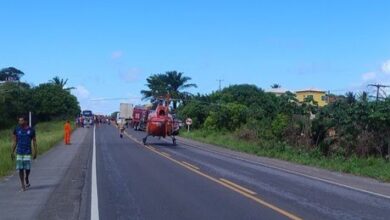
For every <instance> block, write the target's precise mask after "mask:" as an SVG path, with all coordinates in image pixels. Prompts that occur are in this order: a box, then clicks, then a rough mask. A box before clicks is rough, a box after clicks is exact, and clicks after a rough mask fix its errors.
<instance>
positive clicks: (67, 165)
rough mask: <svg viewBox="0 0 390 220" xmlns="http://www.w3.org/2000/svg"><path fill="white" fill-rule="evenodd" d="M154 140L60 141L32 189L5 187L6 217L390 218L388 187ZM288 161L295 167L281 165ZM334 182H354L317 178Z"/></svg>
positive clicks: (0, 190)
mask: <svg viewBox="0 0 390 220" xmlns="http://www.w3.org/2000/svg"><path fill="white" fill-rule="evenodd" d="M144 136H145V133H144V132H140V131H133V130H132V129H127V130H126V133H125V135H124V137H123V138H120V137H119V132H118V129H117V128H116V127H114V126H112V125H99V126H97V127H96V128H95V129H94V128H89V129H86V128H84V129H78V130H76V132H75V134H74V138H77V139H78V140H77V141H76V140H74V141H73V145H72V146H70V147H69V146H63V145H61V144H60V145H59V146H57V147H55V148H54V149H53V150H51V151H50V152H48V153H47V155H43V156H42V157H41V158H38V160H37V161H35V162H34V163H33V173H32V175H31V182H32V187H31V189H30V190H28V191H26V192H23V193H15V192H16V191H17V190H18V178H17V175H13V176H11V177H8V178H6V180H3V181H0V210H1V213H2V214H1V215H0V219H104V220H105V219H169V220H174V219H197V220H198V219H213V220H214V219H223V220H225V219H240V220H241V219H389V216H390V196H389V193H388V191H389V186H390V185H389V184H386V183H379V182H376V181H374V180H370V179H365V178H361V177H351V176H346V175H344V174H332V173H329V172H327V171H321V170H318V169H315V168H305V169H308V170H309V171H310V170H311V171H312V173H313V174H312V175H307V171H305V172H306V175H301V174H300V172H304V170H301V171H300V170H299V169H296V168H295V167H294V166H295V165H293V164H290V165H288V164H289V163H284V162H278V161H276V162H273V163H276V164H273V165H272V166H271V165H270V163H271V162H266V163H267V165H265V164H263V163H259V161H258V160H257V158H256V157H253V156H245V155H243V154H240V153H234V152H233V153H231V152H230V153H227V152H226V151H225V150H222V149H220V148H218V147H213V146H209V145H205V144H201V143H198V142H193V141H188V140H185V139H182V138H179V139H178V141H177V145H176V146H173V145H172V142H171V139H170V138H166V139H158V138H153V137H149V139H148V141H147V144H146V145H143V144H142V138H143V137H144ZM56 161H57V162H56ZM57 163H58V164H57ZM278 164H279V165H280V166H282V164H287V165H288V166H289V167H288V166H287V167H286V168H284V169H279V168H275V167H276V166H279V165H278ZM34 168H35V170H34ZM290 168H291V169H293V168H294V170H295V171H294V172H290V171H289V169H290ZM322 172H323V173H322ZM326 175H333V177H332V178H334V181H337V180H340V181H341V180H342V181H344V183H345V184H347V185H343V184H335V183H333V181H332V182H331V181H324V180H323V179H322V178H317V177H318V176H322V177H324V178H325V177H326ZM332 180H333V179H332ZM348 181H349V182H348ZM349 183H351V187H349V185H348V184H349ZM352 183H353V184H352ZM359 184H360V185H361V190H360V188H359ZM352 186H353V187H352ZM14 191H15V192H14ZM29 203H31V204H35V205H32V206H27V204H29ZM15 206H21V208H19V209H17V208H16V209H15Z"/></svg>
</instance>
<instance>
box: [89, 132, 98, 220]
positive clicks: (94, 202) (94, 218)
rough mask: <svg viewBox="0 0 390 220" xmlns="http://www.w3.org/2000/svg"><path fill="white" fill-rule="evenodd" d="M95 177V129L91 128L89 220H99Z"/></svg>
mask: <svg viewBox="0 0 390 220" xmlns="http://www.w3.org/2000/svg"><path fill="white" fill-rule="evenodd" d="M96 177H97V176H96V127H95V126H93V149H92V180H91V184H92V186H91V220H99V202H98V192H97V181H96V179H97V178H96Z"/></svg>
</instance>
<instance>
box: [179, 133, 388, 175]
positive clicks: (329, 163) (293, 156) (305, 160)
mask: <svg viewBox="0 0 390 220" xmlns="http://www.w3.org/2000/svg"><path fill="white" fill-rule="evenodd" d="M180 136H182V137H185V138H189V139H193V140H197V141H200V142H204V143H208V144H213V145H217V146H220V147H224V148H228V149H231V150H235V151H240V152H245V153H249V154H254V155H258V156H264V157H270V158H277V159H282V160H286V161H291V162H295V163H299V164H303V165H309V166H314V167H319V168H324V169H328V170H332V171H339V172H344V173H351V174H354V175H358V176H366V177H371V178H375V179H377V180H380V181H384V182H390V163H389V162H387V161H386V160H384V159H382V158H374V157H369V158H359V157H356V156H352V157H349V158H345V157H342V156H330V157H325V156H322V155H321V153H319V152H318V151H317V150H312V151H308V150H302V149H295V148H291V147H289V146H287V145H285V144H283V143H274V142H262V143H259V142H250V141H245V140H239V139H238V138H236V137H234V135H233V134H230V133H223V132H215V131H205V130H195V131H192V132H190V133H187V132H181V134H180Z"/></svg>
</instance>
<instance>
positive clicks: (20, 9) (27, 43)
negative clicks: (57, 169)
mask: <svg viewBox="0 0 390 220" xmlns="http://www.w3.org/2000/svg"><path fill="white" fill-rule="evenodd" d="M0 3H1V7H0V33H1V34H0V68H3V67H8V66H14V67H16V68H18V69H21V70H22V71H24V72H25V74H26V75H25V76H24V77H23V78H22V80H23V81H27V82H29V83H32V84H34V85H38V84H39V83H43V82H46V81H48V80H49V79H51V78H52V77H54V76H56V75H59V76H60V77H62V78H67V79H69V81H68V84H69V86H74V87H76V88H77V89H76V90H74V91H73V93H74V94H75V95H77V97H78V99H79V101H80V103H81V107H82V108H83V109H86V108H89V109H92V110H93V111H95V112H101V113H111V112H113V111H115V110H117V109H118V108H119V102H120V100H111V101H107V100H106V101H94V100H99V99H101V98H129V100H127V101H131V102H133V103H140V102H141V101H140V96H141V95H140V90H142V89H145V83H146V78H147V77H148V76H149V75H151V74H156V73H164V72H165V71H169V70H177V71H180V72H184V74H185V75H186V76H189V77H192V82H193V83H196V84H197V85H198V88H197V89H191V92H194V93H197V92H199V93H210V92H211V91H214V90H217V89H218V81H217V80H218V79H223V81H222V86H228V85H231V84H237V83H250V84H255V85H257V86H259V87H262V88H264V89H268V88H269V86H270V85H271V84H273V83H279V84H281V85H282V87H284V88H285V89H289V90H297V89H304V88H309V87H316V88H320V89H323V90H331V91H332V92H335V93H345V92H346V91H348V90H352V91H356V92H358V91H360V90H362V89H366V84H367V83H370V82H381V83H388V84H390V28H389V25H390V13H388V9H389V8H390V1H385V0H382V1H380V0H371V1H369V0H367V1H362V0H360V1H359V0H353V1H352V0H350V1H348V0H344V1H336V0H328V1H321V0H316V1H308V0H307V1H305V0H283V1H282V0H279V1H278V0H272V1H271V0H269V1H262V0H257V1H254V0H253V1H245V0H240V1H238V0H237V1H219V0H215V1H212V0H209V1H202V0H196V1H192V0H191V1H190V0H188V1H169V0H165V1H147V0H145V1H130V0H129V1H97V0H95V1H81V0H80V1H73V0H67V1H38V0H37V1H17V0H13V1H11V0H9V1H7V0H1V2H0Z"/></svg>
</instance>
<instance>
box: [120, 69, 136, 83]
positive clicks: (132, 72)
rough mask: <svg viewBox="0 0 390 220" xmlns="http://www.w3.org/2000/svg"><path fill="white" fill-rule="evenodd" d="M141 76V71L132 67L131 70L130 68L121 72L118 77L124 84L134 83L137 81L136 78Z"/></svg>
mask: <svg viewBox="0 0 390 220" xmlns="http://www.w3.org/2000/svg"><path fill="white" fill-rule="evenodd" d="M140 74H141V70H140V69H138V68H136V67H133V68H130V69H128V70H126V71H122V72H120V73H119V77H120V78H121V79H122V80H123V81H125V82H128V83H130V82H135V81H137V80H138V78H139V77H138V76H139V75H140Z"/></svg>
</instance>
